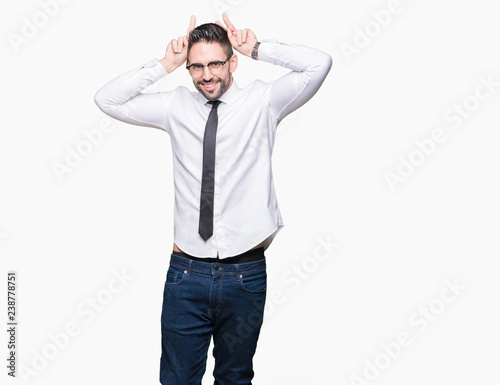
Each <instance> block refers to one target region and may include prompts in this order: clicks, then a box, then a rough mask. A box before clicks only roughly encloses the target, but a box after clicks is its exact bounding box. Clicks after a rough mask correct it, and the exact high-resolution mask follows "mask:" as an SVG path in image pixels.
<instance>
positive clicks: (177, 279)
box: [165, 266, 186, 286]
mask: <svg viewBox="0 0 500 385" xmlns="http://www.w3.org/2000/svg"><path fill="white" fill-rule="evenodd" d="M185 276H186V274H185V273H184V271H183V270H182V269H180V268H177V267H173V266H169V267H168V270H167V277H166V280H165V286H175V285H179V284H181V283H182V282H183V281H184V278H185Z"/></svg>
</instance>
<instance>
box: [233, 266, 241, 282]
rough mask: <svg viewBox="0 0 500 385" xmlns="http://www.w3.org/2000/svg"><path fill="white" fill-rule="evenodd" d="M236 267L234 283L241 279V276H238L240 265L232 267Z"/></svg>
mask: <svg viewBox="0 0 500 385" xmlns="http://www.w3.org/2000/svg"><path fill="white" fill-rule="evenodd" d="M234 266H235V267H236V281H238V282H239V281H240V279H241V274H240V265H239V264H235V265H234Z"/></svg>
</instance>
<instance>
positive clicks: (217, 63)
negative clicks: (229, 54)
mask: <svg viewBox="0 0 500 385" xmlns="http://www.w3.org/2000/svg"><path fill="white" fill-rule="evenodd" d="M221 65H222V62H220V61H214V62H212V63H210V67H212V68H219V67H220V66H221Z"/></svg>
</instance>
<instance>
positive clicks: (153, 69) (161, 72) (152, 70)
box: [142, 58, 168, 81]
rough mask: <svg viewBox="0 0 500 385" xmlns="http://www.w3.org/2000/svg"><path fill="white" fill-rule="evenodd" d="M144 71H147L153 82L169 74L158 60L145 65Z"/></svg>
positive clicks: (152, 60) (155, 59)
mask: <svg viewBox="0 0 500 385" xmlns="http://www.w3.org/2000/svg"><path fill="white" fill-rule="evenodd" d="M142 70H144V71H147V73H148V74H149V75H150V77H151V79H153V81H157V80H159V79H161V78H162V77H164V76H165V75H167V74H168V72H167V70H166V69H165V67H163V65H162V64H161V63H160V61H159V60H158V59H157V58H154V59H151V60H149V61H148V62H147V63H144V65H143V68H142Z"/></svg>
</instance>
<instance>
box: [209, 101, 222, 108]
mask: <svg viewBox="0 0 500 385" xmlns="http://www.w3.org/2000/svg"><path fill="white" fill-rule="evenodd" d="M208 103H210V104H211V105H212V109H215V108H217V107H218V106H219V104H221V103H222V102H221V101H220V100H210V101H209V102H208Z"/></svg>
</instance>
